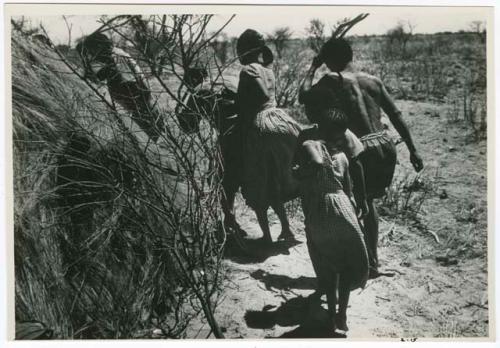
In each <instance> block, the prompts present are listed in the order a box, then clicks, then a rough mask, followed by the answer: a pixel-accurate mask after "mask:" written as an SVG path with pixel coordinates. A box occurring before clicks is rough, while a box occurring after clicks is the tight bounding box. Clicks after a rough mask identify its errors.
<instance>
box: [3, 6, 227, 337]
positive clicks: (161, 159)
mask: <svg viewBox="0 0 500 348" xmlns="http://www.w3.org/2000/svg"><path fill="white" fill-rule="evenodd" d="M211 18H212V16H209V15H199V16H197V15H186V16H174V15H171V16H170V15H169V16H167V15H166V16H149V17H140V18H138V17H137V16H117V17H113V18H106V17H103V18H102V20H101V24H102V26H101V28H99V31H100V32H103V33H105V35H107V36H108V37H109V38H111V40H112V42H113V46H114V47H119V48H122V49H123V51H125V52H126V53H130V54H131V55H132V53H133V55H134V56H133V58H134V59H136V60H137V61H138V63H139V65H140V66H141V70H142V71H146V74H144V75H142V76H137V77H138V78H141V79H145V80H147V85H148V86H149V88H150V90H151V93H152V95H153V99H154V103H155V104H156V105H157V107H158V108H159V110H160V115H161V117H162V118H163V120H164V122H165V124H166V127H165V130H164V132H163V133H162V134H161V135H160V138H159V140H158V142H157V143H152V142H151V141H149V139H148V137H147V135H146V134H145V133H144V132H141V130H140V129H139V127H138V126H137V125H136V124H135V123H134V122H133V119H132V117H131V115H130V113H129V112H128V111H127V110H123V109H121V108H119V107H118V106H117V105H116V104H115V103H114V101H113V100H112V99H110V96H109V93H107V90H106V87H102V86H99V85H96V84H94V82H93V81H91V80H89V79H87V78H86V77H85V75H84V74H83V73H82V71H83V70H84V69H83V65H82V64H81V63H80V64H79V62H78V61H76V62H73V61H71V60H69V59H68V57H67V56H66V55H65V54H64V53H63V52H61V51H60V50H58V49H57V47H52V48H50V49H49V48H48V47H43V48H42V47H41V46H40V47H38V46H36V45H34V44H31V43H30V40H29V39H25V38H24V37H22V38H19V39H18V40H17V42H21V41H22V42H23V44H22V46H21V45H20V44H16V45H17V46H15V47H14V48H15V50H14V51H15V52H16V57H25V59H26V61H28V63H29V64H28V63H25V62H24V61H22V60H21V59H20V58H16V60H15V62H16V64H15V65H14V66H13V72H14V73H13V75H14V77H15V80H14V82H13V90H15V91H16V94H15V95H14V97H13V100H14V104H15V105H16V108H17V109H16V112H15V114H14V118H15V119H16V122H17V123H16V124H18V125H19V127H18V128H16V130H17V133H16V134H18V137H17V138H16V139H15V141H17V142H16V144H17V145H19V149H20V150H19V151H18V152H17V155H18V157H16V158H18V159H19V162H18V164H19V166H20V169H19V173H25V172H27V171H26V169H27V167H29V166H30V163H34V162H33V158H38V159H39V160H40V161H39V162H36V163H37V164H39V165H40V166H39V167H40V168H37V172H40V173H49V172H50V175H45V176H43V177H40V178H38V177H34V176H33V177H32V178H31V179H33V180H31V181H32V182H33V183H36V182H37V181H38V180H39V179H40V180H45V179H44V178H46V179H47V180H46V181H44V185H42V186H36V185H35V184H31V181H30V185H28V186H26V187H25V186H22V187H18V189H19V191H18V192H25V191H26V192H28V191H32V192H33V194H32V196H31V197H32V199H34V200H35V201H36V207H37V208H38V207H41V209H43V214H38V213H37V211H35V210H23V211H22V212H21V213H22V216H21V217H20V219H21V220H19V221H24V220H23V219H26V221H28V220H29V223H26V226H25V229H23V231H24V230H25V231H26V233H24V232H23V231H19V233H18V234H17V236H18V237H16V238H25V237H29V238H32V240H31V239H30V245H29V246H28V245H26V244H22V243H21V244H19V243H18V245H24V246H26V247H27V248H25V249H26V250H29V253H30V255H29V256H30V257H31V258H32V259H33V260H37V264H38V265H40V267H42V268H43V267H45V268H43V269H41V268H36V272H31V271H30V267H31V266H29V265H28V266H29V267H28V266H26V267H25V268H18V269H19V270H20V272H28V273H29V272H31V273H29V274H28V275H29V276H30V277H31V276H32V277H37V279H38V278H40V276H39V275H43V276H44V277H46V279H50V280H51V281H50V282H44V281H43V279H42V280H41V281H40V282H37V286H38V285H39V286H40V288H37V294H38V295H37V298H34V299H30V301H31V300H32V301H34V302H30V303H26V306H25V307H24V308H26V313H22V314H26V315H24V316H23V317H24V318H28V317H32V318H33V317H34V318H37V317H44V318H46V319H45V320H44V321H45V322H46V324H47V326H48V327H56V328H59V329H58V330H57V334H56V336H57V337H60V338H131V337H133V336H134V335H135V333H137V331H138V330H140V329H142V328H144V327H152V325H153V324H151V323H152V320H153V319H154V322H155V324H154V325H157V327H159V328H160V329H161V330H162V332H164V335H165V336H166V337H182V335H183V332H184V330H185V328H186V326H187V324H188V322H189V320H190V319H191V318H192V317H193V314H194V315H197V314H198V313H200V312H201V313H203V315H204V316H205V318H206V319H207V323H208V324H209V326H210V328H211V331H212V333H213V334H214V335H215V337H218V338H219V337H223V333H222V331H221V329H220V327H219V326H218V323H217V321H216V320H215V317H214V312H215V308H216V306H217V303H218V299H219V298H218V295H219V289H220V286H221V281H222V263H221V260H222V248H223V246H224V240H225V231H224V230H223V229H222V228H221V227H220V221H221V220H222V216H221V215H222V212H221V209H220V206H219V204H218V202H220V201H221V195H222V194H223V193H222V187H221V175H220V174H221V172H222V169H221V168H222V163H221V156H220V152H219V143H218V140H217V135H216V134H215V131H214V130H212V129H211V128H210V127H209V129H207V131H205V132H197V133H194V134H192V135H184V134H182V133H181V132H180V131H179V128H180V127H179V123H178V120H177V117H176V114H175V111H174V110H173V107H172V105H176V104H181V105H182V104H183V100H185V99H184V98H183V97H184V94H185V93H186V92H187V91H188V90H189V86H186V84H185V81H184V74H185V71H186V70H188V69H190V68H191V67H193V66H195V65H198V66H200V67H201V68H203V69H206V70H208V71H209V73H213V74H216V75H218V74H220V73H221V70H220V69H221V67H220V66H219V67H218V68H217V69H216V70H215V72H213V69H212V67H213V66H217V63H214V62H213V55H212V54H210V53H207V52H206V51H208V50H206V48H207V47H209V45H210V43H211V41H212V40H213V38H214V37H215V36H216V35H217V34H218V33H219V32H221V31H222V30H223V29H224V27H225V25H223V26H221V27H220V29H219V30H217V31H216V32H215V33H214V34H208V33H207V27H208V24H209V23H210V20H211ZM230 19H232V18H230ZM230 19H229V20H230ZM228 22H229V21H228ZM228 22H227V23H228ZM227 23H226V24H227ZM45 35H47V33H45ZM48 39H49V42H50V38H48ZM13 42H14V43H16V40H13ZM152 43H154V45H156V48H155V49H152V46H154V45H153V44H152ZM30 45H31V46H30ZM28 47H29V49H28ZM28 51H29V52H30V54H25V53H24V52H28ZM151 52H153V53H154V54H151ZM158 57H160V58H162V59H159V58H158ZM159 62H160V63H159ZM26 76H29V78H26ZM211 83H212V81H207V84H211ZM33 86H35V87H36V88H33ZM207 87H210V86H207ZM108 89H109V86H108ZM193 112H199V113H200V112H201V111H200V110H198V109H197V110H193ZM206 112H207V113H208V112H210V110H207V111H206ZM69 115H70V116H71V117H69ZM199 117H200V118H208V117H209V115H207V114H200V115H199ZM38 121H39V122H38ZM34 122H38V123H37V124H39V125H40V127H37V128H36V129H34V130H33V127H32V126H31V125H32V124H33V123H34ZM47 130H50V131H52V130H54V131H53V132H52V133H51V135H53V136H52V137H51V138H50V139H49V138H47V136H45V134H46V133H47ZM30 132H31V133H30ZM33 132H36V134H35V133H33ZM75 132H76V133H78V134H77V135H78V136H77V139H84V140H82V141H78V143H84V144H89V145H88V146H87V145H85V151H83V150H79V151H70V150H71V149H69V150H68V151H62V152H61V149H60V148H61V144H63V145H64V144H66V143H67V144H69V145H67V146H66V147H71V146H70V145H71V144H72V143H71V139H72V138H71V137H70V136H66V134H73V133H75ZM68 138H69V139H68ZM27 141H28V142H29V141H32V142H33V144H30V146H32V148H42V147H43V151H45V150H46V154H47V157H42V156H37V154H36V153H31V154H32V157H30V158H27V159H24V158H21V157H19V156H21V154H25V153H26V154H27V153H28V152H27V151H26V146H25V144H26V143H27ZM73 142H74V141H73ZM63 147H64V146H63ZM40 151H42V150H40ZM44 153H45V152H44ZM96 153H97V154H98V156H97V155H95V154H96ZM53 156H55V157H53ZM59 157H61V158H63V159H65V161H62V160H58V158H59ZM70 157H71V158H70ZM44 159H47V161H46V162H43V161H42V160H44ZM54 163H56V164H54ZM57 163H63V165H64V166H66V167H67V166H70V167H71V168H72V169H74V170H73V172H74V173H75V174H74V175H73V176H71V175H66V176H65V178H64V180H63V181H60V182H59V184H60V185H58V183H57V182H56V183H52V182H50V181H49V179H50V178H51V177H52V176H55V177H57V175H58V173H61V172H62V170H61V169H60V168H59V170H58V169H57V166H58V164H57ZM110 163H112V165H113V167H117V168H118V169H119V170H116V171H113V170H112V168H113V167H112V166H111V165H110ZM84 167H85V168H91V170H92V171H93V172H95V173H93V174H92V175H90V176H89V177H82V175H81V173H86V172H85V171H83V168H84ZM38 169H39V170H38ZM87 171H88V170H87ZM124 173H125V174H126V175H125V174H124ZM52 174H54V175H52ZM23 175H24V174H23ZM124 178H126V182H124V180H125V179H124ZM68 185H70V186H71V187H76V188H78V189H79V190H80V188H81V187H83V186H85V187H88V186H90V187H96V188H98V189H97V190H96V191H97V192H100V191H104V190H101V189H99V188H102V187H106V191H104V192H108V191H111V193H110V194H109V197H111V198H108V197H105V198H102V199H101V198H100V199H99V200H97V199H94V198H93V197H94V196H93V195H88V198H85V197H86V196H84V197H82V198H81V199H82V200H85V201H83V202H79V205H83V206H86V207H89V210H88V211H86V212H87V213H88V214H87V217H88V218H87V219H86V221H89V222H91V223H89V226H91V227H90V228H80V229H79V230H81V231H84V232H85V235H81V236H77V235H75V233H73V232H74V231H76V229H74V228H72V227H71V224H68V223H67V218H63V217H61V216H59V215H60V214H59V210H51V209H53V208H52V207H51V206H50V205H46V203H45V201H44V200H43V199H42V198H43V197H45V196H47V195H50V194H52V193H53V192H56V193H58V194H59V195H65V194H66V193H67V192H68V190H64V189H63V190H61V189H60V188H59V187H58V186H64V187H67V186H68ZM35 186H36V187H35ZM33 187H35V188H33ZM46 188H48V191H47V192H41V191H40V190H41V189H46ZM39 189H40V190H39ZM37 190H38V191H37ZM39 191H40V192H39ZM70 191H71V190H70ZM92 192H93V191H92ZM87 199H88V200H89V201H88V202H87V201H86V200H87ZM66 201H67V200H66ZM44 204H45V205H44ZM69 205H70V206H69V207H64V208H65V211H66V210H67V211H72V210H74V209H75V207H72V206H71V205H73V204H69ZM90 208H92V209H90ZM94 208H95V209H94ZM64 214H65V216H67V214H70V213H67V212H65V213H64ZM40 215H44V216H45V215H46V216H51V217H53V219H54V220H53V221H51V224H50V227H47V228H53V229H54V230H51V231H53V232H54V233H57V234H61V235H62V236H65V237H64V238H65V243H67V244H69V246H68V247H67V249H65V250H70V251H71V252H70V253H67V252H66V251H65V250H59V249H58V248H59V246H58V244H57V243H56V242H53V243H52V242H51V243H46V242H45V241H42V240H38V239H36V238H38V236H44V235H45V234H43V233H42V234H40V233H39V231H38V230H37V228H38V226H41V225H42V224H43V223H44V222H43V221H39V220H37V219H38V216H40ZM70 220H71V219H70ZM73 220H75V219H73ZM76 220H78V219H76ZM76 220H75V221H76ZM23 226H24V225H23ZM82 233H83V232H82ZM33 238H34V239H33ZM40 238H42V237H40ZM123 240H125V241H124V242H123V244H117V245H114V244H113V243H114V241H118V242H117V243H122V241H123ZM47 244H50V246H47ZM32 246H33V247H34V246H36V248H32V249H30V248H31V247H32ZM46 247H51V248H53V249H57V250H56V251H52V250H50V251H47V250H45V249H44V248H46ZM23 252H24V251H22V250H20V249H19V248H18V249H16V253H17V255H21V256H22V255H27V254H23ZM27 252H28V251H27ZM48 253H51V254H52V253H53V254H57V255H59V254H63V257H61V258H58V259H57V260H56V261H54V262H52V263H51V265H52V266H51V267H46V265H47V264H48V262H47V260H46V259H44V257H45V255H47V254H48ZM66 254H67V255H66ZM138 255H139V256H140V257H139V256H138ZM66 256H68V257H67V258H66ZM38 261H40V262H38ZM22 265H23V264H21V266H20V267H23V266H22ZM61 267H62V269H60V268H61ZM66 268H70V269H73V270H75V272H73V273H72V274H71V276H68V277H67V278H64V279H62V278H61V274H62V275H64V274H69V273H67V272H66V271H65V270H64V269H66ZM65 272H66V273H65ZM49 275H50V276H49ZM87 275H92V277H93V278H95V280H96V281H89V280H88V279H87V278H86V277H87ZM54 279H57V283H58V284H61V286H60V287H56V288H64V289H69V290H67V291H64V292H62V293H61V292H58V293H57V294H55V293H54V291H55V290H57V289H54V287H53V286H49V285H50V284H54V283H56V281H54ZM17 280H19V282H18V285H19V286H18V287H17V293H16V296H18V297H16V298H17V299H21V300H23V299H26V298H27V297H26V296H25V295H26V294H29V291H30V289H32V288H31V287H30V286H31V285H32V284H34V283H33V282H32V281H29V280H28V281H24V280H22V279H17ZM127 284H132V285H134V286H127ZM103 293H104V294H105V295H106V296H99V295H100V294H103ZM80 294H84V295H82V296H80ZM21 300H19V301H21ZM19 301H18V302H17V303H21V302H19ZM186 305H188V308H186ZM189 308H190V310H187V309H189ZM36 309H41V310H40V313H51V316H50V317H49V316H45V315H44V314H41V316H38V315H37V314H40V313H35V312H33V311H32V310H36ZM28 311H30V312H28ZM55 312H57V313H59V314H54V315H52V314H53V313H55ZM77 314H78V315H77ZM80 314H81V315H80Z"/></svg>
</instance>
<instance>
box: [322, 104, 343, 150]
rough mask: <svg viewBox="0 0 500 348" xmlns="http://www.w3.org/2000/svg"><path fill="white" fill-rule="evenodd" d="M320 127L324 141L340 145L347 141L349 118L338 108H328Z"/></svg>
mask: <svg viewBox="0 0 500 348" xmlns="http://www.w3.org/2000/svg"><path fill="white" fill-rule="evenodd" d="M318 126H319V130H320V132H321V134H322V137H323V139H324V140H326V141H328V142H330V143H333V144H336V145H340V144H341V143H342V142H343V141H344V139H345V132H346V130H347V117H346V115H345V113H344V112H343V111H342V110H340V109H338V108H333V107H332V108H328V109H327V110H325V112H324V114H323V117H322V118H321V121H320V122H319V123H318Z"/></svg>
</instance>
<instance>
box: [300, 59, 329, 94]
mask: <svg viewBox="0 0 500 348" xmlns="http://www.w3.org/2000/svg"><path fill="white" fill-rule="evenodd" d="M322 64H323V61H322V60H321V58H320V57H319V56H316V57H314V59H313V61H312V64H311V67H310V68H309V70H308V71H307V75H306V77H305V78H304V81H302V83H301V84H300V89H299V103H300V104H305V102H306V95H307V93H308V92H309V91H310V90H311V87H312V82H313V80H314V75H315V74H316V70H318V68H319V67H320V66H321V65H322Z"/></svg>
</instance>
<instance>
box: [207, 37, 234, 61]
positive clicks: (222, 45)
mask: <svg viewBox="0 0 500 348" xmlns="http://www.w3.org/2000/svg"><path fill="white" fill-rule="evenodd" d="M230 45H231V42H230V41H229V38H228V36H227V34H226V33H219V34H216V35H215V37H214V39H213V40H212V41H210V47H212V49H213V50H214V53H215V56H216V57H217V59H219V62H220V63H221V64H222V65H224V64H226V62H227V61H228V54H229V47H230Z"/></svg>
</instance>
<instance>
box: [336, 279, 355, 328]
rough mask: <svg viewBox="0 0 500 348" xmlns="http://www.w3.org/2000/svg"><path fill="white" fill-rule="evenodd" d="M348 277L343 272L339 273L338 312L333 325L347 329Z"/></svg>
mask: <svg viewBox="0 0 500 348" xmlns="http://www.w3.org/2000/svg"><path fill="white" fill-rule="evenodd" d="M349 285H350V284H349V278H348V277H346V276H345V275H344V274H341V275H340V279H339V312H338V314H337V316H336V318H335V319H336V320H335V325H336V327H337V329H339V330H342V331H348V330H349V328H348V327H347V305H348V303H349V295H350V292H351V291H350V290H349Z"/></svg>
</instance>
